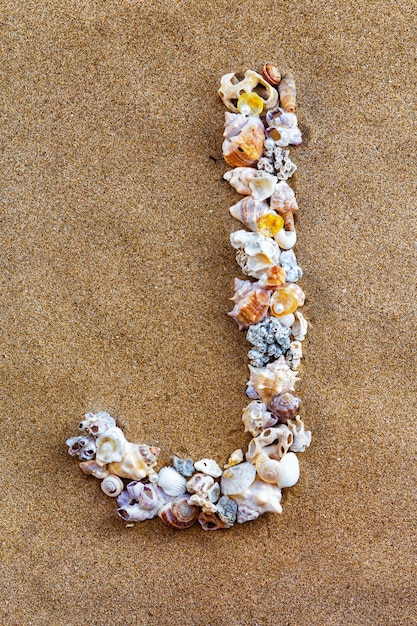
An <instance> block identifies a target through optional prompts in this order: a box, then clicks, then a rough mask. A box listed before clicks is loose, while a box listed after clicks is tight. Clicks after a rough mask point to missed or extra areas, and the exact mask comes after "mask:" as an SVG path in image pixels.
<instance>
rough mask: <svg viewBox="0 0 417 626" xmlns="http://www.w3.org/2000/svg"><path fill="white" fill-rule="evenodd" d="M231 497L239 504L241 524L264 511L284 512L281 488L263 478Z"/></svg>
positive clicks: (238, 520) (238, 515)
mask: <svg viewBox="0 0 417 626" xmlns="http://www.w3.org/2000/svg"><path fill="white" fill-rule="evenodd" d="M231 497H232V499H233V500H234V501H235V502H236V504H237V506H238V510H237V522H238V523H239V524H243V523H244V522H249V521H251V520H255V519H258V517H259V516H260V515H263V514H264V513H269V512H271V513H282V507H281V504H280V503H281V489H280V488H279V487H277V486H276V485H271V484H269V483H265V482H263V481H261V480H255V481H254V482H253V483H252V484H251V485H250V486H249V487H248V489H246V490H245V491H244V492H242V493H241V494H238V495H233V496H231Z"/></svg>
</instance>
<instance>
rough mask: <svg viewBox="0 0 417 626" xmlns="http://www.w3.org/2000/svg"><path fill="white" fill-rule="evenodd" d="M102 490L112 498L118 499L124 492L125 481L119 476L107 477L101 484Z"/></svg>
mask: <svg viewBox="0 0 417 626" xmlns="http://www.w3.org/2000/svg"><path fill="white" fill-rule="evenodd" d="M100 487H101V490H102V491H103V493H105V494H106V496H110V498H117V496H120V494H121V493H122V491H123V481H122V479H121V478H119V477H118V476H113V475H110V476H106V478H104V479H103V480H102V481H101V483H100Z"/></svg>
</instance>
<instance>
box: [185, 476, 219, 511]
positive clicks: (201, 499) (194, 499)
mask: <svg viewBox="0 0 417 626" xmlns="http://www.w3.org/2000/svg"><path fill="white" fill-rule="evenodd" d="M216 484H217V483H216ZM187 502H188V504H193V505H194V506H198V507H200V508H201V510H202V511H204V513H215V512H216V511H217V506H216V505H215V504H214V502H212V501H211V500H210V499H209V498H207V497H205V496H204V495H202V496H200V495H199V494H198V493H194V494H193V495H192V496H190V497H189V498H188V500H187Z"/></svg>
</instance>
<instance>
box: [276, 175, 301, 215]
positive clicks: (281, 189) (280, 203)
mask: <svg viewBox="0 0 417 626" xmlns="http://www.w3.org/2000/svg"><path fill="white" fill-rule="evenodd" d="M270 202H271V209H273V210H274V211H276V212H277V213H278V214H279V215H282V216H284V215H285V214H286V213H288V212H289V211H291V212H294V211H298V204H297V201H296V199H295V193H294V191H293V190H292V189H291V187H290V186H289V184H288V183H287V182H285V180H281V181H280V182H279V183H278V184H277V185H276V186H275V190H274V193H273V194H272V196H271V201H270ZM284 220H285V217H284Z"/></svg>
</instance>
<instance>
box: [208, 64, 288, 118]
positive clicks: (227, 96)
mask: <svg viewBox="0 0 417 626" xmlns="http://www.w3.org/2000/svg"><path fill="white" fill-rule="evenodd" d="M258 85H262V86H263V87H265V92H266V93H265V97H262V96H261V98H262V100H263V106H264V109H272V108H273V107H274V106H275V105H276V103H277V102H278V92H277V91H276V89H274V88H273V87H272V86H271V84H270V83H269V82H268V81H266V80H265V78H263V77H262V76H261V75H260V74H258V73H257V72H254V71H253V70H246V72H245V78H244V79H243V80H240V81H239V80H238V79H237V78H236V76H235V74H234V72H232V73H230V74H225V75H224V76H222V78H221V80H220V89H219V91H218V93H219V96H220V98H221V99H222V100H223V102H224V104H225V105H226V107H227V108H228V109H230V110H231V111H233V112H234V113H236V112H237V111H238V109H237V107H236V106H235V101H237V100H238V99H239V96H241V95H242V94H243V93H251V92H252V91H254V90H255V89H256V87H257V86H258Z"/></svg>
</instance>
